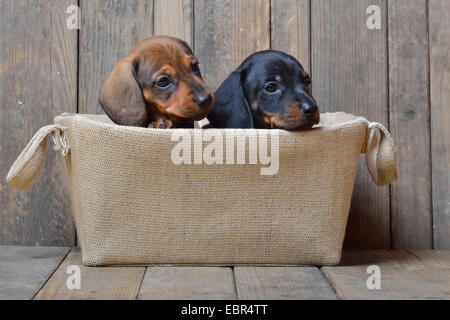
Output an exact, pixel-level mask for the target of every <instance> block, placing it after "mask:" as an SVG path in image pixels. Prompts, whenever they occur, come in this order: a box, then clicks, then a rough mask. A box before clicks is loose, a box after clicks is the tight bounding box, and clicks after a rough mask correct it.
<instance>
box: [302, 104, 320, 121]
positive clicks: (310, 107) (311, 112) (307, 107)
mask: <svg viewBox="0 0 450 320" xmlns="http://www.w3.org/2000/svg"><path fill="white" fill-rule="evenodd" d="M301 110H302V112H303V113H304V114H305V116H306V118H308V119H312V118H314V117H315V116H316V114H317V111H319V107H317V105H316V104H309V103H303V104H302V106H301Z"/></svg>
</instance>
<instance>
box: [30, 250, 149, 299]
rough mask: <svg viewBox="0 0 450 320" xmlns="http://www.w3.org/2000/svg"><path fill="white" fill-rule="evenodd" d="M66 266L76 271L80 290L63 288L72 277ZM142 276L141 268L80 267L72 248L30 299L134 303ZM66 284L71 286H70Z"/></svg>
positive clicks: (77, 257)
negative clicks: (114, 300) (131, 301)
mask: <svg viewBox="0 0 450 320" xmlns="http://www.w3.org/2000/svg"><path fill="white" fill-rule="evenodd" d="M69 266H77V267H79V268H80V269H79V270H80V289H77V288H71V289H69V287H68V286H67V281H69V282H70V279H69V277H71V276H72V275H74V271H73V270H72V269H68V267H69ZM68 271H69V273H68ZM144 273H145V267H86V266H83V264H82V261H81V252H80V249H79V248H75V249H72V251H71V252H70V253H69V255H68V256H67V258H66V259H65V260H64V262H63V263H62V264H61V265H60V266H59V268H58V269H57V270H56V271H55V273H54V274H53V275H52V276H51V277H50V279H49V280H48V281H47V283H46V284H45V286H44V287H43V288H42V289H41V290H40V291H39V293H38V294H37V295H36V297H35V298H34V299H36V300H48V299H58V300H68V299H82V300H106V299H121V300H129V299H135V298H136V296H137V294H138V291H139V287H140V284H141V282H142V278H143V277H144ZM70 283H71V284H73V282H70Z"/></svg>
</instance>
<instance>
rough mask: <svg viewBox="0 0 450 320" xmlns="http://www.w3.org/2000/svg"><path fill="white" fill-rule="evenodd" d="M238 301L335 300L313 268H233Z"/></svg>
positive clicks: (322, 277)
mask: <svg viewBox="0 0 450 320" xmlns="http://www.w3.org/2000/svg"><path fill="white" fill-rule="evenodd" d="M234 276H235V279H236V287H237V291H238V297H239V299H241V300H252V299H264V300H266V299H267V300H272V299H276V300H278V299H280V300H289V299H302V300H306V299H336V295H335V293H334V290H333V288H332V287H331V286H330V285H329V284H328V282H327V281H326V278H325V277H324V276H323V275H322V273H321V272H320V270H319V269H318V268H315V267H235V268H234Z"/></svg>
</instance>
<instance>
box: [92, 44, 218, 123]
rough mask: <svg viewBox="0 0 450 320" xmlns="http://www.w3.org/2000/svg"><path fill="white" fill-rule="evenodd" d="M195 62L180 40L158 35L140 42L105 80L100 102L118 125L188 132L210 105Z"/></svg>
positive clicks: (210, 96) (209, 95) (211, 98)
mask: <svg viewBox="0 0 450 320" xmlns="http://www.w3.org/2000/svg"><path fill="white" fill-rule="evenodd" d="M198 64H199V63H198V60H197V58H196V57H195V56H194V54H193V53H192V51H191V49H190V48H189V46H188V45H187V44H186V43H185V42H184V41H182V40H180V39H176V38H172V37H166V36H156V37H151V38H148V39H146V40H143V41H142V42H140V43H139V44H138V45H137V46H136V47H135V48H134V49H133V50H131V52H130V53H129V54H128V56H126V57H125V59H123V60H122V61H120V62H119V63H118V64H117V66H116V67H115V68H114V70H113V71H112V72H111V74H110V75H109V76H108V78H107V79H106V81H105V83H104V84H103V87H102V89H101V91H100V94H99V102H100V105H101V106H102V108H103V110H105V112H106V114H107V115H108V116H109V117H110V118H111V120H113V121H114V122H115V123H117V124H119V125H127V126H137V127H150V128H171V127H179V128H189V127H193V124H194V121H195V120H200V119H203V118H205V117H206V116H207V114H208V112H209V111H210V110H211V108H212V107H213V106H214V93H213V92H212V90H211V89H210V88H209V87H208V86H207V85H206V84H205V82H204V81H203V79H202V75H201V73H200V69H199V66H198Z"/></svg>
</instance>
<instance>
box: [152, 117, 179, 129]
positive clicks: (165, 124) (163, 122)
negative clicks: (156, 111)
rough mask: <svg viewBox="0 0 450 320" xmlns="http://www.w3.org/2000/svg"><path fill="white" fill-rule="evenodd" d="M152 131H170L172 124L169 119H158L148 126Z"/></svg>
mask: <svg viewBox="0 0 450 320" xmlns="http://www.w3.org/2000/svg"><path fill="white" fill-rule="evenodd" d="M148 127H149V128H152V129H171V128H173V127H174V125H173V122H172V121H171V120H169V119H158V120H156V121H153V122H150V124H149V125H148Z"/></svg>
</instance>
